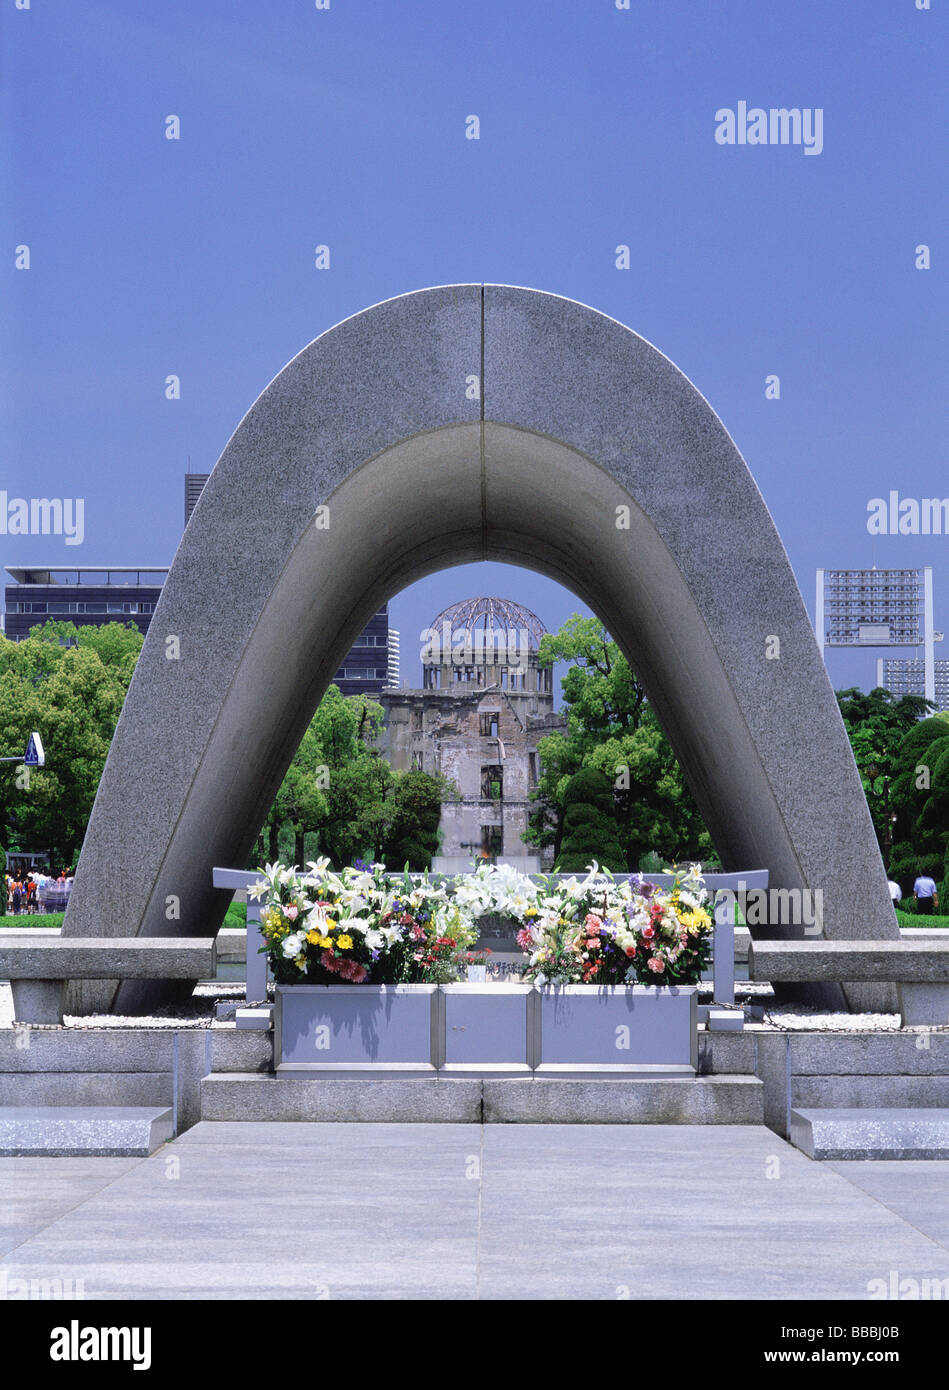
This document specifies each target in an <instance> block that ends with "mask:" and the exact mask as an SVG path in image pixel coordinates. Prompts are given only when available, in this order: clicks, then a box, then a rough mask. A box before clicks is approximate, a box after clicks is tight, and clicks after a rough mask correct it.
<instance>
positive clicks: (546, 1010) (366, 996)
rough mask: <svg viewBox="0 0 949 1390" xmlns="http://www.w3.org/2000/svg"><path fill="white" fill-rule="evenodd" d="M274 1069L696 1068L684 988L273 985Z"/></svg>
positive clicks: (449, 1072) (576, 1072)
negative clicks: (274, 997)
mask: <svg viewBox="0 0 949 1390" xmlns="http://www.w3.org/2000/svg"><path fill="white" fill-rule="evenodd" d="M274 1034H275V1036H274V1058H275V1066H276V1070H277V1072H278V1073H280V1074H281V1075H301V1076H324V1077H347V1076H349V1077H352V1076H362V1077H385V1076H401V1077H407V1076H408V1077H420V1076H468V1077H478V1076H484V1077H497V1076H560V1077H574V1078H581V1077H591V1078H596V1077H599V1078H601V1079H606V1078H609V1077H619V1076H623V1075H629V1074H634V1073H643V1072H647V1073H648V1072H651V1073H663V1074H677V1073H682V1074H692V1073H694V1071H695V1067H696V1065H697V1061H698V1034H697V990H696V987H695V986H694V985H692V986H672V987H669V986H660V987H657V988H652V987H647V986H645V985H636V986H633V987H632V988H628V989H627V988H605V987H601V986H596V985H562V986H556V985H544V986H543V987H542V988H540V989H538V988H537V987H536V986H534V985H529V984H503V985H502V984H474V983H470V982H469V983H467V984H456V985H277V987H276V1006H275V1009H274Z"/></svg>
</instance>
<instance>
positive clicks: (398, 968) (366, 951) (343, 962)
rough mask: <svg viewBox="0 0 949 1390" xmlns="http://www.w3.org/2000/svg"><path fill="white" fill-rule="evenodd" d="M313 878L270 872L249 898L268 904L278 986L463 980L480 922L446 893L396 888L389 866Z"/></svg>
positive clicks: (263, 918) (320, 870)
mask: <svg viewBox="0 0 949 1390" xmlns="http://www.w3.org/2000/svg"><path fill="white" fill-rule="evenodd" d="M307 869H308V872H306V873H302V872H301V871H300V870H298V869H297V868H296V866H294V867H292V868H287V867H285V866H284V865H282V864H268V865H267V866H266V869H265V870H264V874H263V877H262V878H261V879H260V880H259V881H258V882H257V883H256V884H254V886H253V887H252V888H251V889H250V896H251V897H254V898H258V899H260V898H266V904H265V906H264V907H263V909H262V910H261V914H260V925H261V932H262V935H263V937H264V943H265V944H264V947H263V949H264V950H265V951H266V952H267V953H268V955H269V957H270V963H271V968H272V969H273V972H274V978H275V980H276V981H277V982H278V983H279V984H411V983H444V982H447V981H448V980H452V979H457V978H459V977H460V975H461V973H462V970H463V966H464V952H465V950H466V949H467V947H469V946H471V945H473V944H474V942H475V941H476V939H477V929H476V927H475V924H474V921H473V920H472V919H471V918H470V916H468V914H466V913H465V912H464V911H463V910H462V909H461V908H460V907H459V906H458V905H457V904H455V903H453V902H452V901H450V900H449V898H448V894H447V891H446V890H445V888H443V887H437V886H433V885H430V884H429V885H425V884H423V885H419V886H415V885H413V884H412V881H411V879H410V878H409V877H408V875H405V876H404V877H403V879H402V880H394V879H392V878H391V877H390V876H389V875H388V874H387V873H386V870H385V868H384V866H383V865H381V864H373V865H369V866H364V867H360V868H356V867H348V868H345V869H341V870H340V871H339V872H335V871H334V870H332V869H331V868H330V867H329V860H328V859H320V860H316V861H312V862H311V863H310V864H308V866H307Z"/></svg>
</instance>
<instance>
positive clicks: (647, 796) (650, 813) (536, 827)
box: [525, 614, 713, 870]
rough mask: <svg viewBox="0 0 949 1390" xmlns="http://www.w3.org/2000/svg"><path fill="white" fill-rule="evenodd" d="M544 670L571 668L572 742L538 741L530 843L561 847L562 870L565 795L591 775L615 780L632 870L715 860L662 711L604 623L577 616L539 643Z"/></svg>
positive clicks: (615, 812) (567, 689)
mask: <svg viewBox="0 0 949 1390" xmlns="http://www.w3.org/2000/svg"><path fill="white" fill-rule="evenodd" d="M538 659H539V662H540V664H541V665H542V666H551V665H553V664H554V662H558V661H567V662H569V663H570V665H569V667H568V670H567V672H566V675H565V676H564V679H563V682H562V687H563V699H564V709H565V713H566V717H567V733H566V734H565V735H564V734H559V733H555V734H548V735H547V736H545V737H544V738H541V739H540V740H539V741H538V745H537V751H538V756H539V759H540V766H541V772H540V776H539V778H538V782H537V786H536V788H535V789H534V792H533V793H532V810H531V814H530V825H529V829H528V832H527V834H526V835H525V839H526V840H527V841H528V843H530V844H533V845H536V846H537V847H539V848H544V847H548V846H552V847H553V851H554V857H555V859H556V860H558V861H559V858H560V854H561V850H562V840H563V834H564V829H565V813H566V805H567V803H566V800H565V798H566V791H567V787H568V785H569V782H570V779H571V778H572V777H573V776H574V775H575V774H576V773H578V772H580V771H581V770H582V769H584V768H592V769H594V770H596V771H597V772H599V773H601V774H603V775H604V776H605V777H607V779H608V781H609V783H610V786H611V794H612V816H613V819H614V822H615V830H616V834H617V835H618V837H619V842H620V845H621V847H622V851H623V859H624V863H623V867H624V868H626V869H629V870H635V869H637V868H638V867H639V861H640V859H641V858H643V857H644V856H645V855H646V854H647V853H648V852H650V851H653V852H657V853H660V854H662V855H663V856H664V857H667V858H669V859H681V858H693V859H709V858H711V857H712V856H713V850H712V843H711V839H710V837H709V835H708V832H707V831H706V829H705V826H704V824H703V822H702V819H701V817H700V815H699V813H698V809H697V808H696V806H695V802H694V801H693V799H692V796H691V793H690V792H689V790H688V788H687V787H686V785H685V782H684V780H683V778H682V774H681V771H680V769H679V765H678V762H677V760H676V757H675V754H674V753H673V751H672V747H671V745H670V744H669V741H668V739H667V738H666V736H665V733H664V732H663V730H662V727H661V725H660V724H659V721H658V719H657V718H656V715H655V712H654V711H653V709H652V707H651V706H650V704H649V703H648V701H647V699H646V693H645V690H644V688H643V686H642V684H641V683H640V682H639V681H638V680H637V678H636V676H635V674H634V672H633V671H632V670H631V669H630V666H629V663H628V662H627V660H626V658H625V657H624V656H623V654H622V652H621V651H620V650H619V647H618V646H617V644H616V643H615V642H613V641H611V639H610V638H609V637H608V635H607V633H606V631H605V630H604V628H603V625H602V623H600V622H599V621H598V619H596V618H581V617H579V616H578V615H576V614H574V616H573V617H571V618H569V619H568V620H567V622H566V623H565V624H564V625H563V627H561V629H560V631H559V632H556V633H546V634H545V635H544V636H543V637H542V638H541V642H540V648H539V652H538Z"/></svg>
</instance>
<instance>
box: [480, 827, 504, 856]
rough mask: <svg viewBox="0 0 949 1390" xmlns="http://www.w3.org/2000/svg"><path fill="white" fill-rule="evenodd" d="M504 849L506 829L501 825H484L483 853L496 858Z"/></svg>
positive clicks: (482, 836)
mask: <svg viewBox="0 0 949 1390" xmlns="http://www.w3.org/2000/svg"><path fill="white" fill-rule="evenodd" d="M503 850H504V829H503V827H502V826H500V825H482V827H481V853H482V854H484V855H487V856H488V858H489V859H496V858H497V856H498V855H499V854H501V853H503Z"/></svg>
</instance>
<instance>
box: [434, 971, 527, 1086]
mask: <svg viewBox="0 0 949 1390" xmlns="http://www.w3.org/2000/svg"><path fill="white" fill-rule="evenodd" d="M440 993H441V1007H442V1010H443V1018H444V1029H445V1032H444V1046H443V1049H442V1060H441V1064H440V1068H439V1074H443V1073H444V1074H447V1075H449V1076H494V1077H497V1076H530V1074H531V1067H532V1064H533V1059H532V1047H533V1028H534V1018H533V1015H534V1002H535V998H536V995H537V991H536V990H535V989H534V987H533V985H522V984H510V985H508V984H504V985H501V984H483V985H481V984H472V983H471V982H470V981H469V983H468V984H464V985H442V986H441V990H440Z"/></svg>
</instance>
